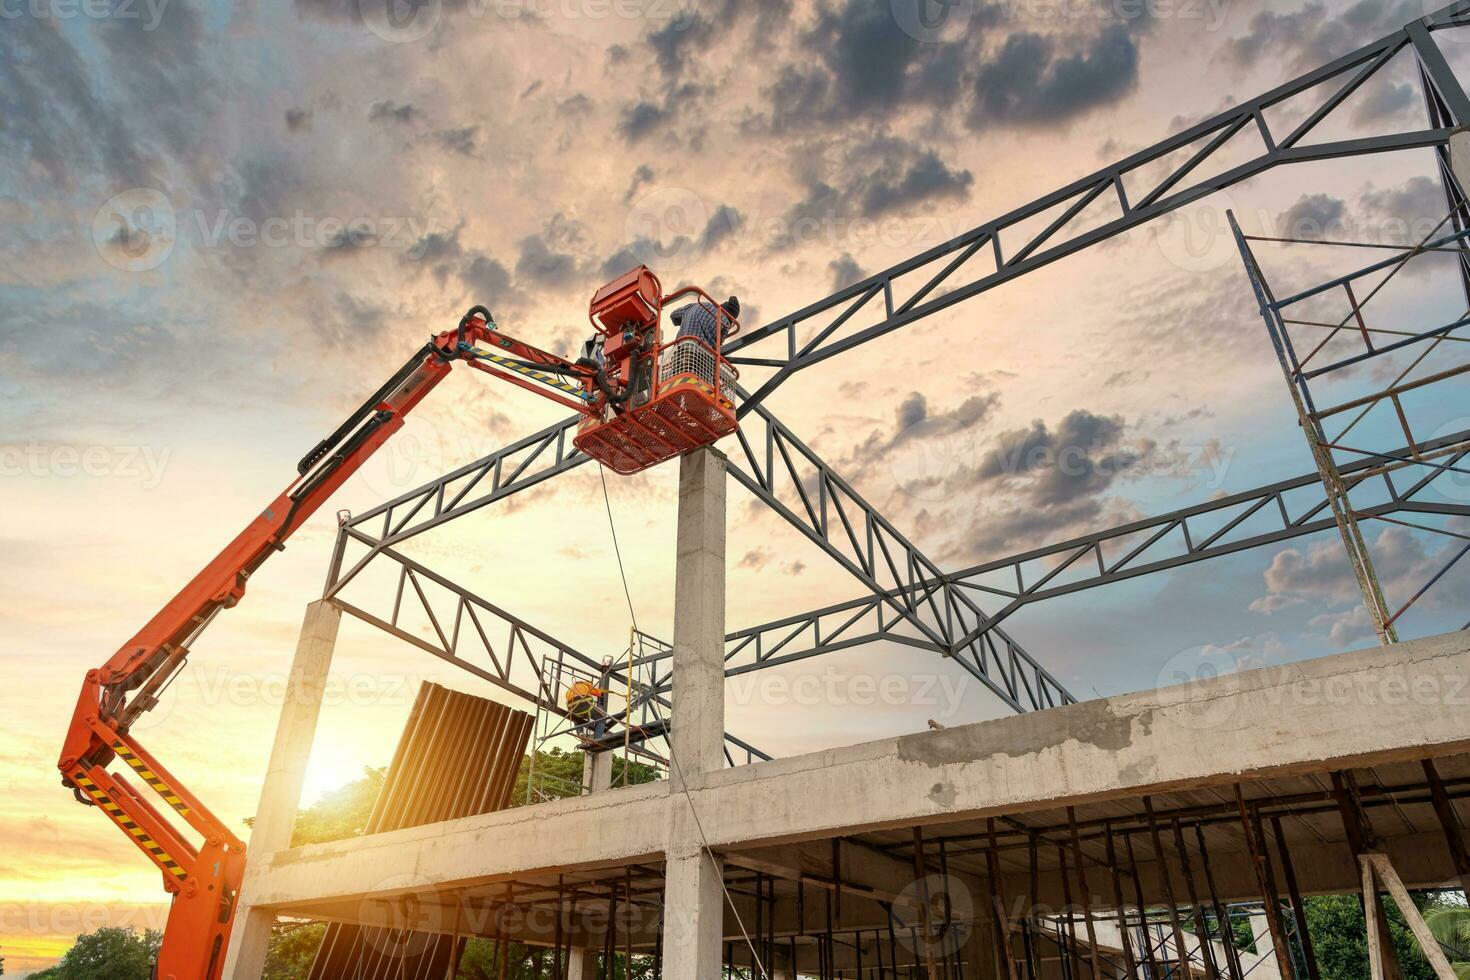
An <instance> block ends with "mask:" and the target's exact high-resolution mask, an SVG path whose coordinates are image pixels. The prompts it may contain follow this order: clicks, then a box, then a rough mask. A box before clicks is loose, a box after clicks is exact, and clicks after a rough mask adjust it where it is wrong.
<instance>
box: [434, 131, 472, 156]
mask: <svg viewBox="0 0 1470 980" xmlns="http://www.w3.org/2000/svg"><path fill="white" fill-rule="evenodd" d="M479 136H480V127H479V126H460V127H458V128H457V129H441V130H439V131H437V132H434V133H430V134H429V138H430V139H431V140H432V141H433V142H434V144H435V145H436V146H438V147H439V148H440V149H442V150H444V151H446V152H448V153H457V154H459V155H460V156H465V157H472V156H474V155H475V150H476V149H477V148H478V141H479Z"/></svg>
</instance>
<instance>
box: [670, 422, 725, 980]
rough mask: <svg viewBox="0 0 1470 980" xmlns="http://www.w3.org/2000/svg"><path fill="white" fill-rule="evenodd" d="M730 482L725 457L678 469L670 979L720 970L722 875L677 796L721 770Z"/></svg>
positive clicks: (706, 455)
mask: <svg viewBox="0 0 1470 980" xmlns="http://www.w3.org/2000/svg"><path fill="white" fill-rule="evenodd" d="M725 482H726V478H725V457H724V456H723V455H722V454H720V453H719V452H717V451H716V450H714V449H701V450H699V451H698V452H695V453H691V454H689V455H688V456H685V457H683V458H682V459H681V460H680V461H679V528H678V555H677V561H676V564H675V572H674V574H675V581H674V654H673V691H672V701H673V708H672V711H671V712H670V715H671V717H670V725H671V726H672V727H671V731H670V733H669V741H670V743H671V747H672V751H673V756H674V765H672V766H671V767H670V769H671V772H670V782H671V785H670V787H669V791H670V793H671V794H673V795H674V796H675V797H676V799H675V800H674V802H673V809H672V810H671V814H672V819H671V820H670V823H669V841H668V845H667V847H666V849H665V856H666V861H667V864H666V867H665V870H664V875H665V878H664V881H665V884H664V977H665V978H666V980H716V978H718V977H719V976H720V969H721V952H722V949H721V937H722V935H723V932H724V918H725V915H724V913H725V899H724V891H723V887H722V882H721V875H722V873H723V869H722V867H721V865H720V862H719V861H718V860H716V858H715V857H714V856H713V855H711V854H710V853H709V852H708V851H707V850H706V849H705V848H704V846H703V841H702V839H701V837H700V833H699V826H698V821H697V819H696V814H695V811H694V809H693V808H694V807H696V806H698V801H697V799H693V798H685V799H678V798H677V797H681V796H683V794H684V791H685V789H686V785H687V786H688V787H695V786H698V785H699V783H700V781H701V780H700V777H701V775H702V774H703V773H707V772H716V771H718V770H719V769H720V768H721V766H723V765H724V755H723V748H724V737H725ZM696 796H697V794H696Z"/></svg>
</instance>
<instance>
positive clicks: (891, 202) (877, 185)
mask: <svg viewBox="0 0 1470 980" xmlns="http://www.w3.org/2000/svg"><path fill="white" fill-rule="evenodd" d="M974 182H975V178H974V175H972V174H971V173H970V172H969V171H968V170H952V169H950V168H949V167H948V166H946V165H945V164H944V162H943V161H941V160H940V159H939V156H938V154H936V153H935V151H934V150H932V149H930V148H928V147H925V146H921V145H919V144H917V143H913V142H910V141H908V140H905V139H900V138H898V137H893V136H878V137H874V138H871V139H869V140H866V141H864V142H862V143H860V144H858V145H856V146H853V147H851V148H850V149H849V150H848V152H847V154H846V156H845V157H844V158H843V159H841V160H840V161H837V162H835V163H832V164H829V165H828V167H827V170H826V172H824V173H821V174H820V175H816V176H808V178H807V193H806V196H805V197H804V198H803V199H802V200H800V201H798V202H797V203H796V204H795V205H793V206H792V207H791V208H790V209H789V210H788V211H787V212H786V215H785V218H784V220H783V222H782V224H781V231H780V233H779V234H777V235H775V236H774V237H773V239H772V240H771V241H770V242H769V243H768V244H769V245H770V247H771V248H772V249H773V250H779V249H783V248H789V247H790V246H792V245H795V244H797V243H799V242H801V241H802V240H804V239H806V238H808V237H810V236H811V235H813V234H820V235H826V234H830V232H831V228H830V225H831V224H832V223H833V222H836V221H845V220H849V219H853V218H877V217H881V216H883V215H886V214H891V213H894V212H898V211H912V210H915V209H918V208H921V207H922V206H924V205H929V204H933V203H934V202H937V201H945V200H948V201H963V200H965V199H966V198H968V197H969V193H970V188H971V186H972V185H973V184H974Z"/></svg>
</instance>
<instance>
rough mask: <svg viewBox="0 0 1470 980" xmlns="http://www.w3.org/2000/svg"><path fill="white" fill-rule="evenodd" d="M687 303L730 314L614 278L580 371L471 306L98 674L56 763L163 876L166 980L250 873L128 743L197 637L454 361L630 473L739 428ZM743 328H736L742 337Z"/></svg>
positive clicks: (599, 301)
mask: <svg viewBox="0 0 1470 980" xmlns="http://www.w3.org/2000/svg"><path fill="white" fill-rule="evenodd" d="M686 296H688V297H692V298H693V301H695V302H699V303H706V304H708V305H709V307H710V308H711V309H716V308H717V307H716V304H715V301H714V300H713V299H711V298H710V297H709V296H708V295H707V294H706V293H705V292H704V291H703V290H701V289H699V288H698V287H694V286H689V287H685V288H683V289H680V290H677V291H676V292H674V293H673V294H671V295H669V296H664V295H663V293H662V286H661V285H660V283H659V281H658V278H657V277H656V276H655V275H654V274H653V273H652V272H651V271H650V270H649V269H648V268H647V267H644V266H640V267H638V268H637V269H634V270H633V271H631V272H629V273H627V274H625V275H624V276H622V277H620V278H619V279H616V280H614V281H613V282H611V283H609V284H607V285H606V286H604V287H602V288H601V289H600V290H598V291H597V293H596V295H595V296H594V297H593V299H592V303H591V306H590V308H589V310H588V316H589V319H590V320H591V321H592V325H593V328H594V331H595V332H594V334H593V338H592V340H590V341H588V343H587V345H586V347H585V349H584V353H583V356H582V357H581V358H580V359H579V360H577V361H576V362H571V361H568V360H565V359H563V358H561V357H558V356H556V355H555V354H550V353H548V352H546V351H543V350H539V349H537V348H535V347H532V346H530V345H529V344H525V343H522V342H521V341H519V340H516V339H514V338H513V337H509V336H507V335H505V334H503V333H501V332H500V330H499V328H498V327H497V326H496V325H495V320H494V317H492V316H491V314H490V311H489V310H487V309H486V308H485V307H483V306H476V307H474V308H472V309H471V310H470V311H469V312H468V313H466V314H465V316H464V318H463V319H461V320H460V322H459V326H458V327H457V328H456V329H454V330H449V331H445V332H444V333H441V334H439V335H438V336H437V337H434V338H433V339H431V340H430V341H429V342H428V343H427V344H425V345H424V347H423V348H422V349H421V350H420V351H418V353H416V354H414V355H413V357H411V358H409V360H408V362H407V363H406V364H404V366H403V367H402V368H400V369H399V371H398V372H397V373H396V374H394V375H393V377H391V378H389V379H388V381H387V383H385V384H384V385H383V386H382V387H381V388H379V389H378V391H377V392H376V393H374V395H373V396H372V397H371V398H369V399H368V400H367V401H366V402H364V403H363V405H362V406H361V407H360V408H359V409H358V410H357V411H356V412H354V413H353V414H352V415H351V417H350V418H348V419H347V420H346V421H345V422H343V423H342V424H341V425H340V426H339V427H338V428H337V430H336V431H335V432H333V433H332V434H331V435H330V436H328V437H327V438H325V439H323V440H322V441H321V442H320V443H318V444H317V445H316V446H315V447H314V448H313V449H312V450H311V452H309V453H307V454H306V456H305V457H303V458H302V460H301V461H300V463H299V464H298V465H297V476H296V478H295V480H293V481H292V482H291V484H290V485H289V486H287V487H286V489H285V490H284V491H282V493H281V495H280V496H278V497H277V498H276V499H275V500H273V501H271V503H270V504H269V506H267V507H266V508H265V510H264V511H262V512H261V513H260V515H259V516H257V517H256V518H255V519H254V520H253V521H251V522H250V524H249V525H247V526H246V528H245V529H244V530H243V531H241V532H240V534H239V535H238V536H237V537H236V538H235V539H234V540H233V541H232V542H230V544H229V545H227V546H226V547H225V549H224V550H223V551H221V552H220V553H219V555H217V556H216V557H215V558H214V560H213V561H211V562H210V563H209V564H208V565H206V566H205V567H204V569H203V570H202V571H201V572H200V573H199V574H198V575H196V576H195V577H194V579H193V580H192V581H191V582H189V584H188V585H186V586H185V587H184V589H183V591H181V592H180V593H179V594H178V595H177V596H175V597H174V598H173V599H172V600H171V601H170V602H169V603H168V605H166V606H164V607H163V609H162V610H161V611H160V612H159V613H158V614H157V615H155V616H154V617H153V618H152V619H151V620H149V622H148V624H147V625H146V626H144V627H143V629H142V630H141V631H140V632H139V633H138V634H137V635H136V636H134V637H133V638H132V639H131V640H129V641H128V642H127V643H126V644H124V645H123V647H122V648H121V649H120V650H118V651H117V652H116V653H115V654H113V655H112V657H111V659H109V660H108V661H107V662H106V663H105V664H103V665H102V666H101V667H99V668H97V669H96V670H91V671H88V673H87V676H86V679H85V680H84V681H83V683H82V690H81V695H80V697H79V698H78V699H77V707H76V711H75V713H74V715H73V716H72V721H71V727H70V729H69V730H68V731H67V735H66V741H65V743H64V745H63V746H62V750H61V759H60V762H59V763H58V766H59V768H60V770H61V776H62V783H63V785H65V786H67V787H69V788H70V789H71V790H72V792H73V794H74V795H75V796H76V798H77V799H78V800H79V801H80V802H82V803H86V804H88V805H95V806H97V807H99V808H101V810H102V811H103V812H104V813H105V814H106V815H107V816H108V817H109V818H110V819H111V820H112V821H113V822H114V823H115V824H117V825H118V826H119V827H121V828H122V829H123V831H124V832H126V833H127V834H128V836H129V837H131V838H132V839H133V842H134V843H135V844H137V845H138V847H140V848H141V849H142V850H143V851H144V852H145V853H146V854H147V855H148V857H149V858H150V859H151V860H152V861H153V863H154V864H155V865H157V866H158V869H159V870H160V871H161V872H162V873H163V884H164V888H165V890H166V891H168V892H169V893H171V894H172V895H173V904H172V907H171V908H170V911H169V916H168V923H167V926H166V928H165V930H164V936H163V945H162V948H161V949H160V951H159V954H158V962H157V964H156V965H155V968H154V975H155V977H157V978H160V980H217V978H218V977H219V976H220V971H221V970H222V968H223V964H224V954H225V947H226V945H227V944H228V942H229V935H230V928H231V925H232V923H233V920H234V914H235V906H236V902H237V901H238V898H239V889H240V882H241V879H242V876H243V873H244V867H245V845H244V844H243V843H241V841H240V840H239V838H238V837H236V836H235V835H234V834H233V833H231V832H230V830H229V828H228V827H227V826H226V825H225V824H224V823H223V822H222V821H221V820H220V819H219V818H218V817H217V816H215V815H214V814H213V813H211V812H210V811H209V809H208V808H207V807H206V806H205V805H204V804H203V803H201V802H200V801H199V799H198V798H197V797H195V796H194V795H193V794H192V793H190V792H189V791H188V790H187V789H186V788H185V787H184V786H183V785H182V784H181V783H180V782H179V780H178V779H176V778H175V777H174V776H173V775H172V774H170V773H169V771H168V770H167V769H165V768H164V767H163V766H162V765H160V764H159V763H158V761H157V760H156V759H155V758H154V757H153V756H152V755H150V754H149V753H148V752H147V751H146V750H145V749H144V748H143V747H142V746H141V745H139V744H138V742H137V740H136V739H134V738H133V737H132V736H131V734H130V733H129V729H130V728H131V726H132V724H133V722H134V721H136V720H137V718H138V717H139V716H140V715H142V714H143V713H144V712H146V711H148V710H149V709H151V708H152V707H154V706H155V705H156V704H157V703H158V699H159V695H160V694H161V693H162V692H163V690H164V689H165V688H166V687H167V686H168V684H169V682H170V680H172V679H173V678H174V677H175V676H176V675H177V674H178V672H179V670H180V669H181V668H182V667H183V666H184V662H185V659H186V658H187V656H188V654H189V649H190V647H191V646H192V645H193V643H194V642H195V640H196V639H197V638H198V637H199V634H200V633H201V632H202V631H203V630H204V628H205V627H206V626H208V625H209V623H210V622H211V621H212V620H213V619H214V617H215V616H216V615H217V614H218V613H219V612H220V610H222V609H229V608H230V607H232V606H234V605H235V604H236V603H237V602H239V601H240V599H241V597H242V596H243V595H244V594H245V587H246V584H247V583H248V581H249V579H250V576H251V575H253V574H254V573H255V571H256V570H257V569H258V568H260V566H261V565H262V564H263V563H264V562H265V560H266V559H267V558H268V557H270V555H271V554H272V553H274V552H276V551H281V550H283V549H284V547H285V541H286V538H288V537H289V536H290V535H291V533H292V532H294V531H295V530H296V529H297V528H299V527H300V526H301V525H302V524H303V523H304V522H305V521H306V520H307V518H309V517H310V516H311V515H312V513H313V512H314V511H316V509H317V508H318V507H320V506H321V505H322V504H323V503H324V502H325V501H326V500H327V498H328V497H330V496H331V495H332V493H333V492H334V491H335V490H336V489H337V488H338V487H339V486H341V485H342V483H343V482H344V481H346V480H347V478H348V477H350V476H351V475H352V474H353V473H354V472H355V471H356V470H357V469H358V467H360V466H361V465H362V464H363V463H364V462H365V461H366V460H367V459H368V457H370V456H371V455H372V454H373V453H374V452H375V451H377V449H378V447H380V446H381V445H383V443H384V442H386V441H387V440H388V439H389V437H391V436H392V435H393V433H395V432H397V431H398V429H399V428H401V427H402V425H403V421H404V417H405V416H406V415H407V414H408V413H409V412H410V411H411V410H412V409H413V408H414V406H416V405H417V404H418V403H419V402H420V401H422V400H423V398H424V397H425V396H426V395H428V393H429V392H430V391H432V390H433V389H434V387H435V386H436V385H437V384H439V382H440V381H442V380H443V379H444V377H445V376H446V375H447V374H448V373H449V370H450V368H451V367H452V366H453V365H454V363H455V362H456V361H462V362H464V363H465V364H467V365H469V366H470V367H473V368H475V369H477V370H480V371H484V372H485V373H487V374H491V375H494V376H495V377H497V378H500V379H502V380H504V381H509V382H510V383H511V384H514V385H517V386H519V387H522V388H525V389H527V390H529V391H534V392H536V393H537V394H539V395H542V396H543V397H546V398H549V399H551V400H552V401H555V402H557V403H559V404H562V405H566V406H567V407H569V408H572V409H575V410H576V411H578V412H580V413H582V415H584V416H585V418H584V419H583V420H582V422H581V424H580V428H579V431H578V434H577V436H576V437H575V439H574V440H573V444H574V445H575V446H576V447H577V448H578V449H579V450H581V451H583V452H585V453H586V454H587V455H588V456H591V457H593V458H594V459H597V460H599V461H601V462H603V463H606V464H607V465H608V466H610V467H611V468H612V469H614V470H615V471H617V472H618V473H623V474H628V473H635V472H638V471H639V470H642V469H646V468H648V467H649V466H653V465H654V464H656V463H659V462H662V461H664V460H667V459H671V458H673V457H674V456H677V455H681V454H683V453H687V452H690V451H692V450H694V449H697V448H699V447H701V446H707V445H709V444H711V443H713V442H714V441H715V440H716V439H718V438H720V437H721V436H724V435H728V434H729V433H731V432H733V431H734V430H735V427H736V422H735V411H734V405H733V403H732V402H731V400H730V399H729V398H728V397H727V395H726V387H727V385H728V383H729V381H731V380H733V379H734V377H735V375H734V372H733V370H731V369H730V368H729V367H728V366H727V365H726V364H725V362H724V360H723V359H722V358H721V356H720V352H719V351H718V350H716V349H714V348H712V347H711V346H710V345H709V344H707V343H705V342H704V341H703V340H701V339H699V338H696V337H679V338H675V339H673V340H671V341H668V342H665V341H664V339H663V337H662V328H661V320H662V312H663V309H664V308H665V307H666V306H669V305H671V304H672V303H673V301H675V300H678V299H681V298H683V297H686ZM727 319H729V318H728V317H727ZM735 330H738V324H737V323H735V322H734V321H733V319H731V320H730V333H733V332H734V331H735ZM114 759H121V760H122V762H123V763H124V764H125V765H126V766H127V767H128V768H130V769H132V770H133V771H134V773H136V775H137V776H138V777H139V778H141V779H142V780H143V782H144V783H146V784H147V785H148V787H149V788H150V789H152V790H153V791H154V792H155V793H156V794H157V795H158V796H159V797H161V798H162V799H163V801H164V803H166V804H167V805H168V807H169V808H171V809H172V810H174V811H175V813H177V814H178V816H179V817H181V818H182V819H183V820H184V821H185V822H186V823H187V824H188V825H189V826H190V827H191V828H193V830H194V831H195V832H196V833H197V834H198V835H199V837H200V838H202V843H201V844H200V845H199V846H197V847H196V846H195V845H194V844H193V843H192V842H191V841H190V840H189V839H188V838H186V837H185V836H184V834H183V833H182V832H181V831H180V830H179V829H178V828H177V827H176V825H175V824H174V822H173V821H172V820H171V819H166V818H165V817H164V813H163V811H162V809H161V808H159V807H158V806H155V805H154V804H153V803H151V802H149V801H148V800H147V799H145V798H144V797H143V796H142V795H141V793H140V792H139V789H138V787H137V786H136V785H135V784H134V783H133V782H131V781H130V780H129V779H127V778H125V777H124V776H123V775H122V774H121V773H113V772H110V771H109V766H111V764H112V763H113V761H114Z"/></svg>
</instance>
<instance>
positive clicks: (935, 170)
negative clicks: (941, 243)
mask: <svg viewBox="0 0 1470 980" xmlns="http://www.w3.org/2000/svg"><path fill="white" fill-rule="evenodd" d="M974 182H975V178H974V177H973V176H972V175H971V174H970V171H968V170H951V169H949V168H948V167H946V166H945V165H944V163H943V161H941V160H940V159H939V157H938V156H937V155H936V154H935V153H934V151H933V150H925V151H923V152H922V153H920V154H919V156H918V158H917V159H916V160H914V161H913V162H911V163H909V164H907V165H904V164H899V163H889V164H887V165H885V166H884V167H882V168H880V169H879V170H877V171H875V172H874V173H872V174H871V175H870V176H869V177H868V179H867V181H866V182H865V186H864V188H863V191H862V204H861V211H862V214H863V216H864V217H868V218H876V217H878V216H879V215H884V214H888V213H890V212H893V211H900V210H903V209H906V208H909V207H911V206H913V205H915V204H918V203H920V202H923V201H931V200H951V201H963V200H964V199H965V198H967V197H969V196H970V185H971V184H973V183H974Z"/></svg>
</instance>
